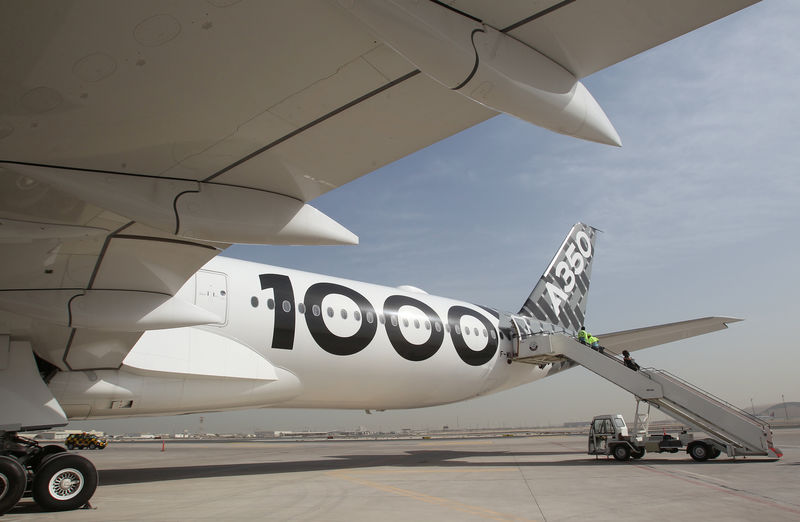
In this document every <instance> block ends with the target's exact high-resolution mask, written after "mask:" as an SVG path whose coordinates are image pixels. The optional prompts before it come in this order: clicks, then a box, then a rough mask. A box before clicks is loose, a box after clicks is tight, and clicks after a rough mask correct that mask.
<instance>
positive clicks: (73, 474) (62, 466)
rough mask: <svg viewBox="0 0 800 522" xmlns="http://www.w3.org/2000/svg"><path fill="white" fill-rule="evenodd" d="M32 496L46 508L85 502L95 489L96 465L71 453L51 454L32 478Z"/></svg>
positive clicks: (61, 508)
mask: <svg viewBox="0 0 800 522" xmlns="http://www.w3.org/2000/svg"><path fill="white" fill-rule="evenodd" d="M32 489H33V500H35V501H36V503H37V504H38V505H39V506H40V507H41V508H42V509H44V510H47V511H66V510H69V509H77V508H79V507H81V506H83V505H84V504H86V503H87V502H88V501H89V499H90V498H92V495H93V494H94V491H95V489H97V469H95V467H94V464H92V463H91V462H89V460H88V459H86V458H84V457H81V456H80V455H75V454H74V453H60V454H56V455H53V456H52V457H51V458H50V459H48V460H47V462H45V463H44V465H42V467H41V468H40V469H39V471H38V472H37V473H36V475H35V476H34V478H33V488H32Z"/></svg>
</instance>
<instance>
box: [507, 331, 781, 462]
mask: <svg viewBox="0 0 800 522" xmlns="http://www.w3.org/2000/svg"><path fill="white" fill-rule="evenodd" d="M521 337H522V339H523V340H521V341H520V345H521V346H520V348H523V346H526V345H527V346H526V347H525V348H524V349H521V350H519V351H518V352H517V353H518V355H517V356H516V357H514V361H516V362H521V363H528V364H538V365H541V364H546V363H550V362H556V361H563V360H564V359H565V358H566V359H569V360H570V361H573V362H575V363H577V364H580V365H581V366H583V367H584V368H586V369H588V370H590V371H592V372H594V373H596V374H597V375H599V376H600V377H603V378H605V379H606V380H608V381H611V382H612V383H614V384H616V385H617V386H619V387H620V388H623V389H624V390H627V391H629V392H630V393H632V394H633V395H634V396H635V397H636V398H637V400H643V401H646V402H647V403H649V404H650V405H652V406H654V407H656V408H658V409H660V410H662V411H663V412H665V413H666V414H668V415H669V416H671V417H673V418H675V419H676V420H678V421H679V422H683V423H685V424H686V425H688V426H690V427H692V429H694V430H696V431H701V432H704V433H706V434H707V435H708V436H709V437H711V438H710V439H706V440H705V441H704V442H705V443H706V444H707V446H706V447H705V448H701V450H703V449H707V450H708V451H709V453H710V455H712V458H713V456H715V455H714V454H715V453H716V454H717V455H718V454H719V452H720V451H723V452H725V453H726V454H727V455H728V456H730V457H735V456H738V455H767V456H777V457H781V456H782V453H781V452H780V450H778V449H777V448H775V447H774V446H773V444H772V429H771V428H770V426H769V424H767V423H766V422H764V421H762V420H761V419H759V418H757V417H755V416H754V415H751V414H749V413H747V412H745V411H744V410H742V409H740V408H737V407H735V406H733V405H732V404H730V403H728V402H725V401H724V400H722V399H719V398H717V397H715V396H713V395H711V394H710V393H707V392H705V391H703V390H701V389H700V388H698V387H697V386H694V385H692V384H689V383H688V382H686V381H684V380H682V379H680V378H679V377H677V376H675V375H672V374H670V373H668V372H666V371H664V370H658V369H654V368H644V369H640V370H639V371H635V370H632V369H630V368H628V367H627V366H625V365H624V364H623V363H622V360H621V358H618V357H616V356H615V354H611V353H609V352H608V351H606V352H605V353H600V352H598V351H595V350H593V349H591V348H589V347H588V346H586V345H584V344H581V343H579V342H577V341H576V340H574V339H573V338H572V337H569V336H566V335H563V334H552V335H547V334H545V335H530V336H521ZM520 352H522V354H520ZM692 456H693V457H695V455H694V454H692ZM697 460H704V459H697Z"/></svg>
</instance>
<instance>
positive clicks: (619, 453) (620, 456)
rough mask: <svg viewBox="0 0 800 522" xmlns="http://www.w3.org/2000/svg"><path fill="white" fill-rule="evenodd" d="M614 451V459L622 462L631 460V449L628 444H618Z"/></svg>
mask: <svg viewBox="0 0 800 522" xmlns="http://www.w3.org/2000/svg"><path fill="white" fill-rule="evenodd" d="M612 451H613V452H614V458H615V459H617V460H619V461H621V462H625V461H626V460H628V459H629V458H631V449H630V448H629V447H628V445H627V444H617V445H616V446H614V449H613V450H612Z"/></svg>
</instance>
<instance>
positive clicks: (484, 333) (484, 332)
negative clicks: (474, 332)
mask: <svg viewBox="0 0 800 522" xmlns="http://www.w3.org/2000/svg"><path fill="white" fill-rule="evenodd" d="M488 335H489V333H488V332H487V331H486V328H484V329H483V336H484V337H486V336H488Z"/></svg>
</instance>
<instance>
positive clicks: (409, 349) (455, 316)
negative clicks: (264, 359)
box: [259, 274, 499, 366]
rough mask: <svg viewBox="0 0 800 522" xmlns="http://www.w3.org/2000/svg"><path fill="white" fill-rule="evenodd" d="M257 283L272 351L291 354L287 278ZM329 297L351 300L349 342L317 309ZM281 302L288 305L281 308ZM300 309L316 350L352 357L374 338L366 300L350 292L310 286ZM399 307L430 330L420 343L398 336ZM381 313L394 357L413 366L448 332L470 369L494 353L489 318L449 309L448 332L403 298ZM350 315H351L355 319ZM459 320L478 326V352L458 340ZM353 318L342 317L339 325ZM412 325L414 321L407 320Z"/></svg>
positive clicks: (391, 300) (429, 311)
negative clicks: (265, 299) (269, 304)
mask: <svg viewBox="0 0 800 522" xmlns="http://www.w3.org/2000/svg"><path fill="white" fill-rule="evenodd" d="M259 278H260V282H261V289H262V290H266V289H272V291H273V295H274V299H275V306H274V310H273V311H274V313H275V316H274V327H273V335H272V347H273V348H278V349H284V350H291V349H293V347H294V337H295V327H296V324H295V323H296V321H295V313H296V312H295V310H294V309H293V308H294V306H295V302H294V289H293V287H292V282H291V279H290V278H289V277H288V276H286V275H283V274H261V275H260V276H259ZM332 294H335V295H341V296H344V297H346V298H348V299H350V300H352V301H353V302H354V303H355V305H356V309H357V311H358V312H359V316H358V317H354V318H353V319H355V320H358V321H360V327H359V329H358V331H357V332H356V333H354V334H353V335H351V336H349V337H340V336H338V335H336V334H334V333H333V332H331V331H330V329H329V328H328V326H327V325H326V324H325V313H326V312H325V310H323V308H322V301H323V300H324V299H325V297H327V296H328V295H332ZM287 302H288V303H290V305H285V303H287ZM303 306H304V309H303V310H301V312H302V314H303V316H304V318H305V322H306V326H307V327H308V331H309V333H310V334H311V337H312V338H313V339H314V341H315V342H316V343H317V345H318V346H319V347H320V348H322V349H323V350H325V351H326V352H328V353H330V354H333V355H339V356H347V355H354V354H356V353H358V352H360V351H362V350H363V349H364V348H366V347H367V346H368V345H369V343H371V342H372V340H373V339H374V338H375V334H376V333H377V328H378V317H379V316H377V315H376V314H375V309H374V308H373V306H372V304H371V303H370V302H369V300H368V299H367V298H366V297H364V296H363V295H362V294H361V293H359V292H358V291H356V290H354V289H352V288H349V287H346V286H343V285H340V284H336V283H325V282H321V283H315V284H313V285H311V286H310V287H309V288H308V290H306V293H305V296H304V298H303ZM404 306H407V307H411V308H416V309H417V310H419V311H420V312H422V314H423V315H424V316H425V317H426V318H427V320H426V321H425V322H423V323H420V324H419V325H417V324H415V326H414V327H415V328H425V329H428V330H429V331H430V335H429V336H428V339H427V340H426V341H425V342H423V343H421V344H414V343H411V342H409V341H408V339H406V338H405V336H404V335H403V332H402V327H403V326H401V325H403V322H404V321H407V320H408V318H405V317H402V314H401V313H400V309H401V308H402V307H404ZM287 308H288V310H287ZM480 308H483V307H480ZM484 310H487V311H489V312H490V313H491V314H492V315H495V314H497V312H496V311H494V310H491V309H488V308H484ZM383 314H384V316H385V322H384V328H385V329H386V335H387V336H388V338H389V341H390V343H391V344H392V347H393V348H394V350H395V351H396V352H397V353H398V355H400V356H401V357H402V358H404V359H406V360H408V361H415V362H419V361H424V360H427V359H429V358H431V357H433V355H434V354H436V352H438V351H439V349H440V348H441V346H442V343H443V342H444V336H445V330H446V331H448V332H449V334H450V339H451V341H452V343H453V346H454V347H455V349H456V353H457V354H458V356H459V357H460V358H461V360H462V361H464V362H465V363H466V364H468V365H470V366H482V365H484V364H486V363H487V362H489V361H491V360H492V358H494V356H495V354H496V353H497V348H498V342H497V330H496V328H495V327H494V325H493V324H492V323H491V322H490V321H489V319H487V318H486V317H485V316H484V315H483V314H482V313H481V312H479V311H478V310H477V309H472V308H468V307H466V306H459V305H456V306H451V307H450V308H449V310H448V312H447V325H448V327H447V328H445V327H444V324H443V323H442V320H441V318H440V317H439V315H438V314H437V313H436V312H435V311H434V310H433V308H431V307H430V306H429V305H427V304H426V303H424V302H422V301H420V300H419V299H415V298H413V297H409V296H405V295H390V296H389V297H387V298H386V300H385V301H384V303H383ZM353 315H354V316H355V314H353ZM497 315H499V314H497ZM333 317H335V316H333ZM464 317H471V318H474V319H476V320H477V321H478V322H480V323H481V325H482V326H483V337H484V338H485V339H486V346H485V347H484V348H483V349H481V350H473V349H472V348H470V347H469V345H468V344H467V342H466V340H465V339H464V335H465V332H464V330H468V327H464V329H463V330H462V327H461V320H462V318H464ZM368 318H369V320H368ZM353 319H345V317H344V316H343V317H342V320H353ZM392 319H394V320H392ZM412 320H415V319H413V318H412ZM474 331H475V333H474V335H475V336H476V337H480V335H479V332H478V330H477V329H474Z"/></svg>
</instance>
